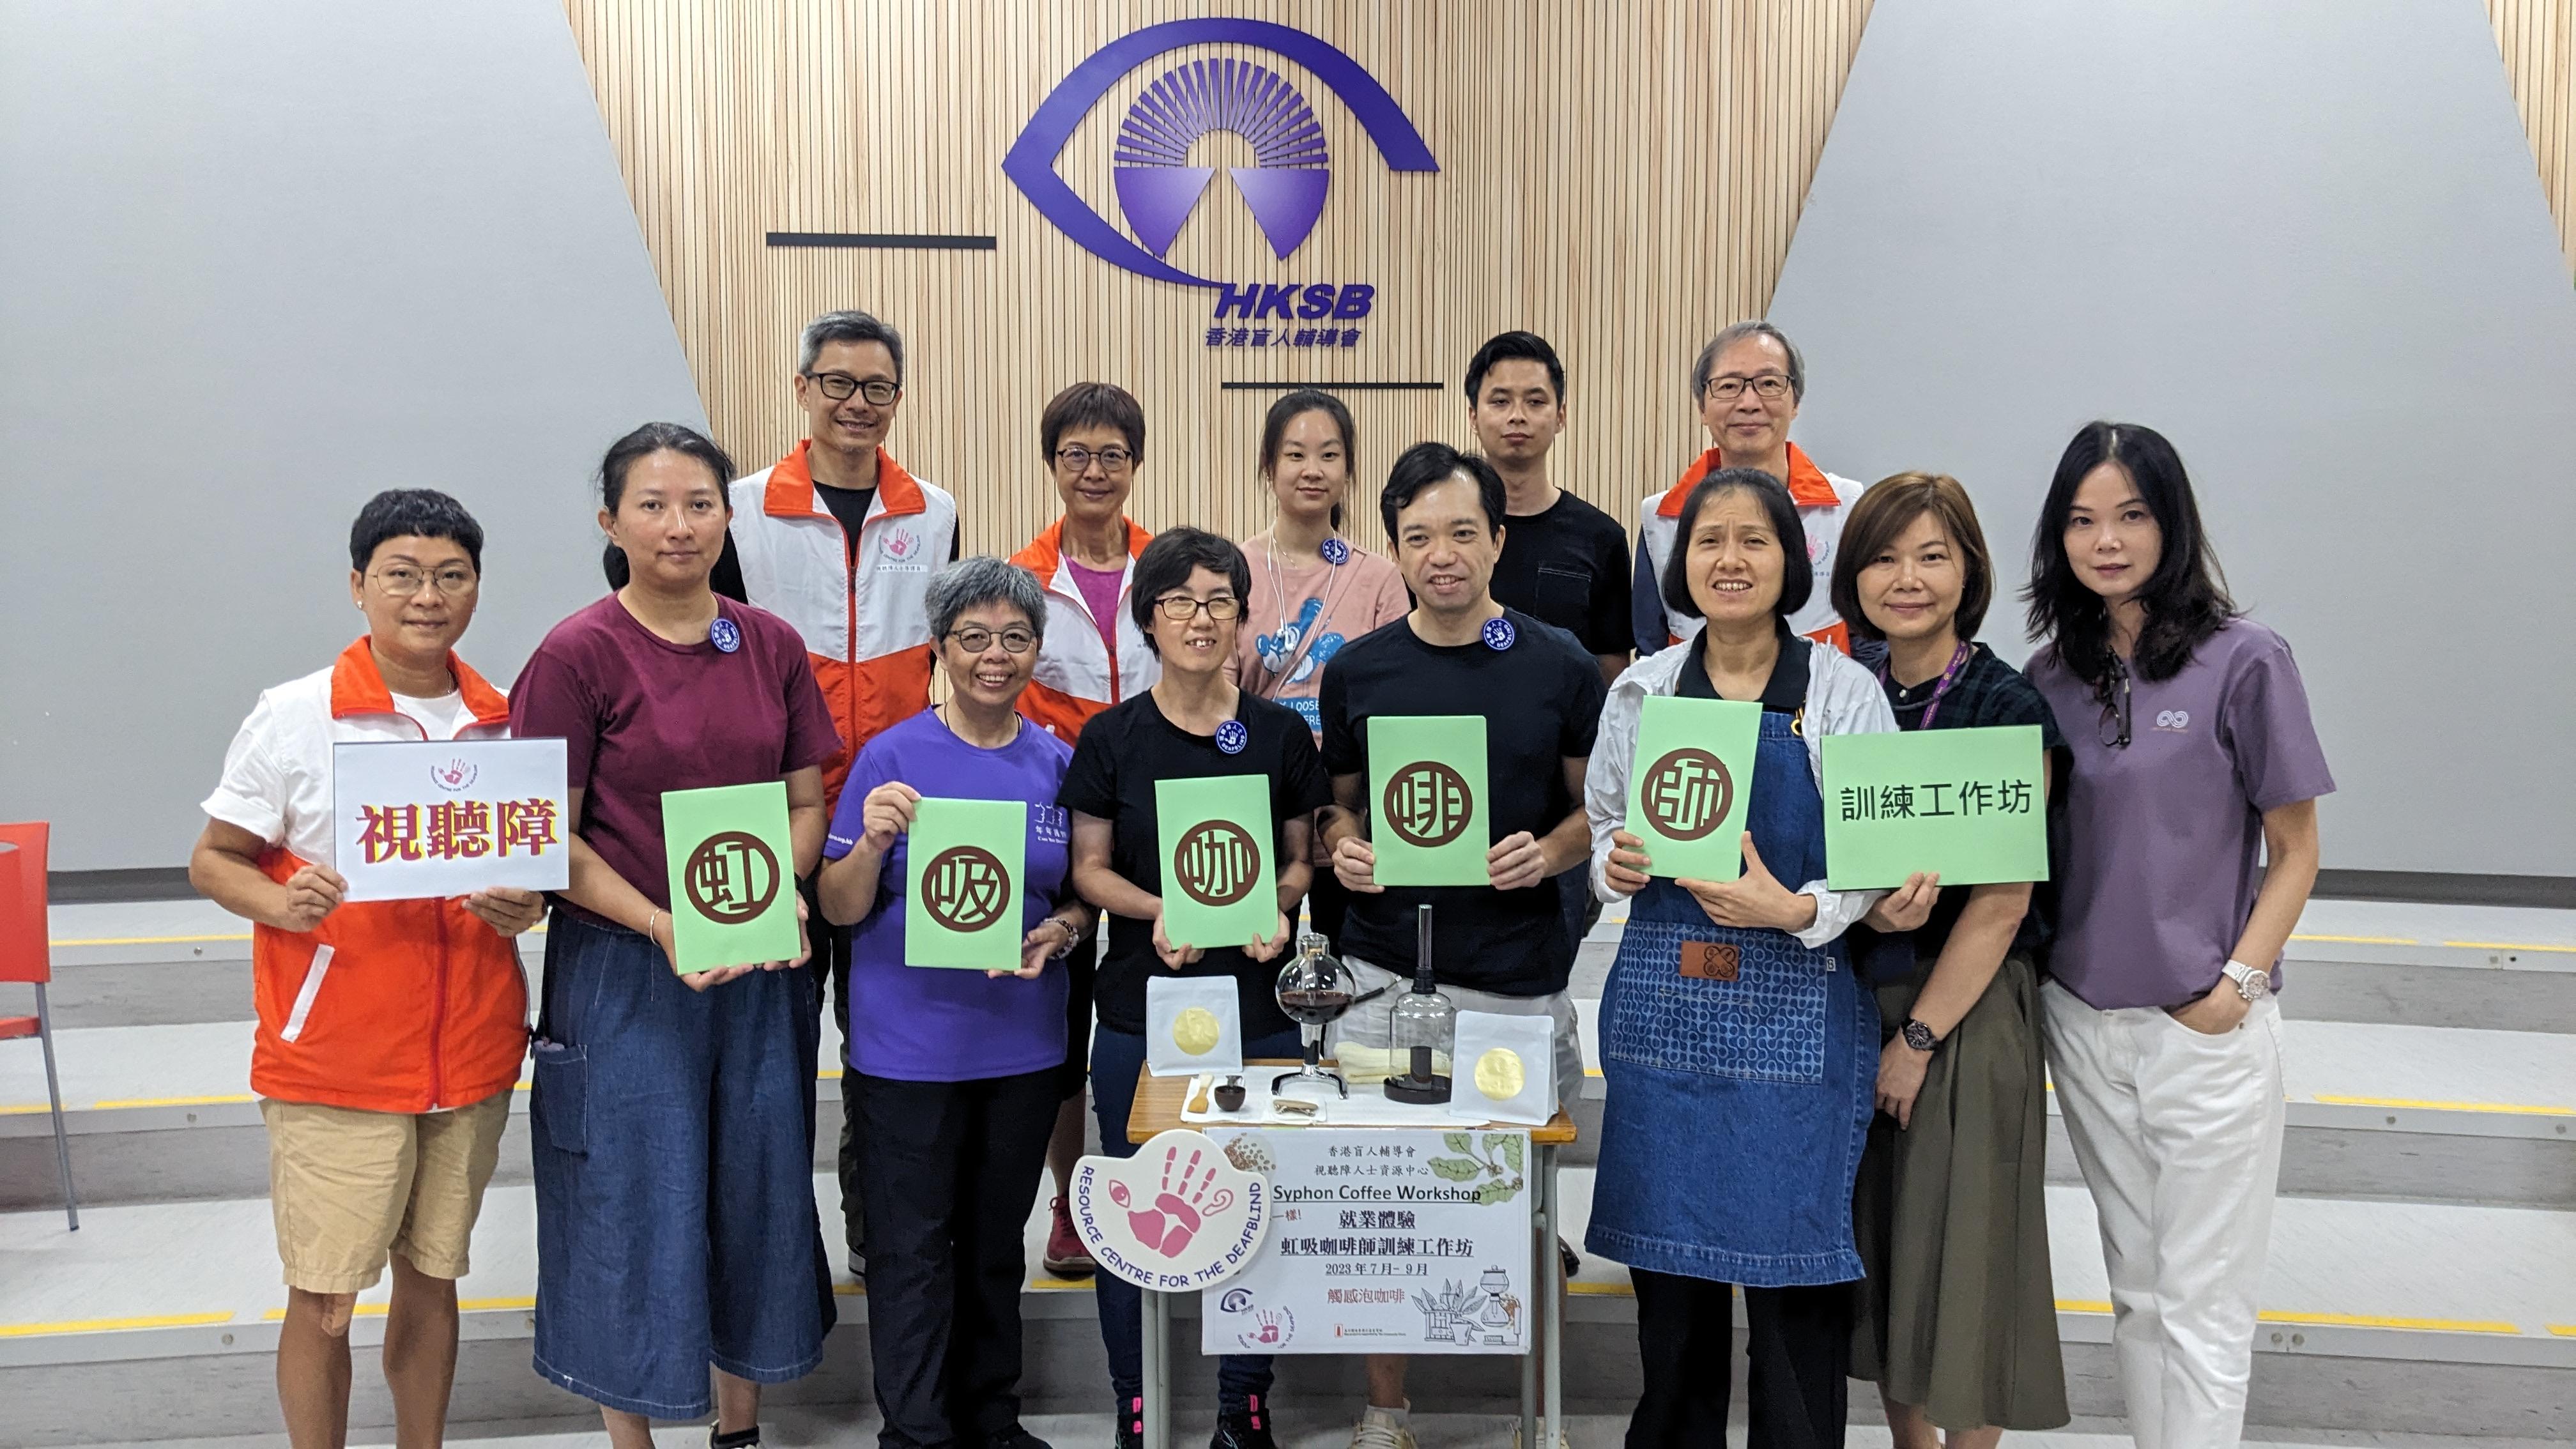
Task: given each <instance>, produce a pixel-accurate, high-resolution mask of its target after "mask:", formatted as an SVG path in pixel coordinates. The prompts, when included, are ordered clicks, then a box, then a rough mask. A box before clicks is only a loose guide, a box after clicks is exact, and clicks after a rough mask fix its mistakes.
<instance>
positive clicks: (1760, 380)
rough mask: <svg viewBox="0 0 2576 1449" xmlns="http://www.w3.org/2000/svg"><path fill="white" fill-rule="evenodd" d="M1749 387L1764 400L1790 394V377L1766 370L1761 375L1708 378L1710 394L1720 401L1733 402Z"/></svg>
mask: <svg viewBox="0 0 2576 1449" xmlns="http://www.w3.org/2000/svg"><path fill="white" fill-rule="evenodd" d="M1748 387H1749V388H1751V389H1753V395H1754V396H1755V397H1758V398H1760V399H1762V400H1763V401H1764V402H1772V401H1776V400H1777V399H1780V398H1784V397H1787V396H1788V395H1789V379H1788V378H1787V377H1785V376H1783V375H1781V374H1780V373H1776V372H1766V373H1763V374H1762V375H1761V376H1759V377H1712V378H1710V379H1709V380H1708V395H1709V396H1710V397H1711V398H1713V399H1715V400H1716V401H1718V402H1733V401H1735V400H1736V399H1737V398H1740V397H1742V396H1744V390H1745V389H1746V388H1748Z"/></svg>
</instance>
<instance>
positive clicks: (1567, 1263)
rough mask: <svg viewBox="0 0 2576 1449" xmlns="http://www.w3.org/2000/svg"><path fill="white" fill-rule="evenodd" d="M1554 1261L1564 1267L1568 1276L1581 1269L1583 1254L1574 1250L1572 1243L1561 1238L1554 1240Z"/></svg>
mask: <svg viewBox="0 0 2576 1449" xmlns="http://www.w3.org/2000/svg"><path fill="white" fill-rule="evenodd" d="M1556 1261H1557V1262H1558V1263H1559V1264H1560V1265H1562V1266H1563V1267H1564V1269H1565V1276H1566V1277H1568V1278H1571V1277H1573V1276H1574V1275H1575V1274H1576V1273H1578V1272H1581V1271H1582V1269H1583V1255H1582V1254H1581V1253H1578V1252H1576V1251H1574V1245H1573V1244H1572V1243H1569V1242H1567V1241H1566V1240H1565V1239H1563V1238H1559V1239H1557V1240H1556Z"/></svg>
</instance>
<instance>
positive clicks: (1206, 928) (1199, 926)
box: [1154, 775, 1279, 950]
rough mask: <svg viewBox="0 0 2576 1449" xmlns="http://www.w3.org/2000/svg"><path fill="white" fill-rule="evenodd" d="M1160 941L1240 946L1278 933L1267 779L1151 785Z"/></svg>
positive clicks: (1214, 779)
mask: <svg viewBox="0 0 2576 1449" xmlns="http://www.w3.org/2000/svg"><path fill="white" fill-rule="evenodd" d="M1154 829H1155V833H1156V835H1157V836H1159V837H1160V842H1159V843H1160V845H1161V847H1162V866H1163V934H1164V935H1165V936H1166V937H1168V938H1169V939H1170V940H1171V943H1172V944H1173V945H1175V946H1196V947H1198V948H1199V949H1201V950H1205V949H1207V948H1208V947H1210V946H1242V945H1248V944H1250V943H1251V942H1254V941H1267V940H1269V939H1270V938H1271V937H1272V936H1273V935H1276V934H1277V933H1278V930H1279V884H1278V872H1277V870H1276V869H1275V867H1274V865H1273V863H1272V861H1271V858H1270V857H1271V826H1270V777H1269V776H1267V775H1215V776H1210V777H1206V778H1202V779H1196V780H1157V781H1155V782H1154Z"/></svg>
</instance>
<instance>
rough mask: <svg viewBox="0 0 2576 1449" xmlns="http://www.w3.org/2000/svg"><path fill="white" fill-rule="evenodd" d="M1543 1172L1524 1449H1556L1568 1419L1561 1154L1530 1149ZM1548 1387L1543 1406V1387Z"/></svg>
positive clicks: (1533, 1231)
mask: <svg viewBox="0 0 2576 1449" xmlns="http://www.w3.org/2000/svg"><path fill="white" fill-rule="evenodd" d="M1530 1151H1531V1155H1532V1157H1533V1160H1534V1161H1535V1163H1536V1166H1537V1168H1538V1185H1537V1191H1535V1192H1534V1193H1532V1194H1531V1195H1530V1206H1531V1213H1530V1253H1531V1257H1530V1267H1531V1270H1532V1274H1533V1276H1535V1277H1536V1278H1537V1279H1538V1301H1539V1311H1538V1312H1537V1314H1536V1315H1534V1316H1533V1318H1532V1320H1531V1322H1530V1351H1529V1352H1528V1353H1525V1354H1523V1355H1521V1428H1520V1442H1521V1449H1536V1446H1540V1445H1544V1446H1546V1449H1556V1436H1557V1435H1558V1434H1559V1433H1561V1432H1563V1428H1562V1425H1563V1418H1564V1414H1565V1354H1564V1345H1563V1340H1564V1337H1565V1265H1564V1263H1563V1262H1562V1261H1561V1260H1560V1259H1558V1257H1557V1255H1556V1236H1557V1232H1558V1229H1559V1222H1558V1214H1557V1205H1556V1149H1555V1148H1554V1147H1545V1146H1540V1145H1539V1144H1537V1143H1532V1144H1530ZM1542 1384H1544V1385H1545V1388H1546V1392H1545V1395H1544V1398H1545V1403H1544V1405H1543V1406H1542V1403H1541V1397H1542V1396H1541V1393H1540V1387H1541V1385H1542Z"/></svg>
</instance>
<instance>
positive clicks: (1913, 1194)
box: [1852, 956, 2067, 1430]
mask: <svg viewBox="0 0 2576 1449" xmlns="http://www.w3.org/2000/svg"><path fill="white" fill-rule="evenodd" d="M1929 969H1930V968H1929V967H1928V966H1927V967H1926V968H1925V972H1924V973H1922V974H1918V975H1917V976H1916V977H1914V978H1913V979H1910V980H1906V981H1900V982H1891V983H1888V984H1886V985H1883V986H1881V987H1879V988H1878V1005H1879V1011H1880V1013H1881V1016H1882V1017H1883V1019H1884V1035H1885V1036H1888V1037H1892V1036H1894V1035H1895V1033H1896V1028H1897V1027H1899V1026H1901V1025H1902V1024H1903V1023H1904V1021H1905V1019H1906V1017H1907V1016H1908V1015H1910V1014H1911V1013H1912V1010H1913V1006H1914V997H1915V993H1916V992H1917V991H1918V990H1920V989H1921V986H1922V983H1923V975H1924V974H1928V972H1929ZM2039 1020H2040V1004H2039V974H2038V971H2037V970H2036V969H2035V968H2034V967H2033V966H2032V965H2031V962H2030V960H2029V958H2028V957H2025V956H2009V957H2006V958H2005V960H2004V963H2003V965H2002V967H2001V968H2000V969H1998V970H1997V971H1996V972H1995V979H1994V981H1993V982H1992V983H1991V984H1990V985H1988V986H1987V987H1986V994H1985V995H1984V996H1983V997H1980V998H1979V999H1978V1001H1977V1004H1976V1006H1975V1007H1973V1008H1971V1009H1970V1010H1969V1012H1968V1015H1967V1017H1966V1019H1965V1020H1963V1021H1961V1022H1960V1023H1959V1025H1958V1028H1957V1029H1956V1030H1955V1031H1953V1032H1951V1033H1950V1036H1949V1038H1948V1039H1947V1040H1945V1041H1943V1042H1942V1043H1941V1047H1940V1050H1938V1051H1937V1052H1935V1053H1934V1054H1933V1057H1932V1063H1931V1066H1930V1068H1929V1070H1928V1071H1927V1072H1926V1073H1925V1076H1924V1079H1923V1091H1922V1094H1921V1095H1920V1096H1919V1097H1917V1098H1916V1099H1915V1103H1914V1121H1913V1125H1912V1126H1911V1127H1909V1128H1907V1129H1905V1130H1904V1131H1901V1132H1900V1131H1898V1130H1897V1126H1896V1119H1895V1118H1893V1117H1890V1116H1888V1115H1887V1114H1885V1113H1883V1112H1882V1113H1880V1114H1878V1116H1877V1117H1876V1118H1874V1119H1873V1120H1872V1121H1871V1123H1870V1133H1869V1145H1868V1147H1867V1148H1866V1149H1865V1150H1864V1151H1863V1152H1862V1154H1861V1163H1860V1176H1859V1180H1858V1182H1857V1184H1856V1185H1855V1187H1854V1189H1853V1194H1852V1216H1853V1221H1854V1227H1855V1230H1856V1232H1857V1235H1858V1237H1859V1240H1860V1255H1861V1262H1862V1264H1863V1266H1864V1267H1865V1269H1866V1271H1867V1273H1868V1277H1867V1278H1865V1279H1864V1280H1863V1281H1862V1282H1860V1283H1859V1284H1857V1285H1855V1295H1856V1301H1855V1310H1856V1311H1855V1316H1854V1320H1853V1332H1852V1339H1853V1342H1852V1376H1853V1377H1854V1378H1862V1379H1871V1380H1875V1381H1876V1382H1877V1383H1878V1385H1879V1386H1880V1388H1881V1389H1882V1390H1883V1391H1884V1392H1885V1393H1886V1395H1887V1396H1888V1397H1889V1398H1892V1399H1894V1400H1896V1401H1897V1402H1898V1403H1901V1404H1913V1405H1916V1406H1918V1407H1920V1408H1921V1409H1922V1410H1923V1412H1924V1415H1925V1417H1927V1418H1929V1419H1930V1420H1931V1421H1932V1422H1933V1423H1934V1424H1935V1425H1937V1426H1939V1427H1941V1428H1943V1429H1974V1428H1979V1427H1983V1426H1987V1425H1992V1426H1995V1427H1998V1428H2004V1429H2023V1430H2032V1429H2054V1428H2057V1427H2059V1426H2061V1425H2063V1424H2065V1423H2066V1421H2067V1412H2066V1369H2065V1365H2064V1364H2063V1362H2062V1361H2061V1360H2060V1359H2059V1356H2058V1348H2057V1292H2056V1287H2055V1285H2054V1283H2053V1282H2052V1281H2051V1278H2050V1274H2049V1267H2048V1201H2047V1153H2048V1108H2047V1101H2046V1098H2045V1096H2044V1095H2043V1088H2042V1086H2041V1075H2040V1073H2041V1058H2040V1043H2039Z"/></svg>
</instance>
